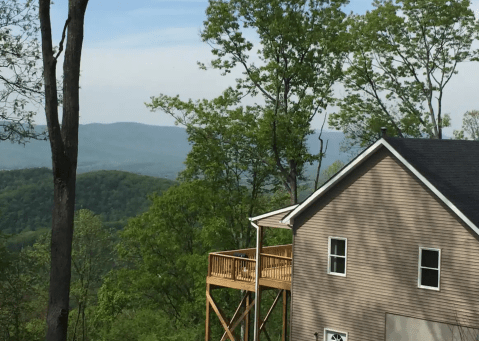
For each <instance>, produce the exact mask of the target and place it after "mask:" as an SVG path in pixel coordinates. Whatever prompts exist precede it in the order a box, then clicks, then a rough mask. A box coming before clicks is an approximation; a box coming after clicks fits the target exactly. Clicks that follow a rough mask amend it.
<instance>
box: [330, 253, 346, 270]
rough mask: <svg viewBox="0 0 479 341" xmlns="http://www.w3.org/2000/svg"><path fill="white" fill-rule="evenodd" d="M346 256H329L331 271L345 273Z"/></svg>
mask: <svg viewBox="0 0 479 341" xmlns="http://www.w3.org/2000/svg"><path fill="white" fill-rule="evenodd" d="M345 264H346V258H339V257H333V256H331V271H330V272H337V273H340V274H344V273H346V271H345Z"/></svg>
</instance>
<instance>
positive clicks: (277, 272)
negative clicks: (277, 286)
mask: <svg viewBox="0 0 479 341" xmlns="http://www.w3.org/2000/svg"><path fill="white" fill-rule="evenodd" d="M291 261H292V259H291V258H289V257H282V256H275V255H267V254H261V277H262V278H270V279H275V280H280V281H291Z"/></svg>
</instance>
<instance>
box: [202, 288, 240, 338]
mask: <svg viewBox="0 0 479 341" xmlns="http://www.w3.org/2000/svg"><path fill="white" fill-rule="evenodd" d="M206 299H207V300H208V302H210V304H211V307H213V310H214V311H215V313H216V315H218V318H219V319H220V322H221V324H222V325H223V328H224V329H225V331H226V333H227V334H228V337H229V338H230V340H231V341H235V338H234V336H233V334H232V333H231V331H230V329H229V328H228V324H227V323H226V321H225V318H224V317H223V314H222V313H221V312H220V311H219V309H218V307H217V306H216V303H215V301H214V300H213V298H212V297H211V295H210V293H209V292H208V291H207V292H206Z"/></svg>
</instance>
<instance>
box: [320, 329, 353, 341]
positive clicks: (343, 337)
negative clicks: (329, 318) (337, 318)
mask: <svg viewBox="0 0 479 341" xmlns="http://www.w3.org/2000/svg"><path fill="white" fill-rule="evenodd" d="M347 340H348V333H344V332H338V331H336V330H333V329H329V328H324V341H347Z"/></svg>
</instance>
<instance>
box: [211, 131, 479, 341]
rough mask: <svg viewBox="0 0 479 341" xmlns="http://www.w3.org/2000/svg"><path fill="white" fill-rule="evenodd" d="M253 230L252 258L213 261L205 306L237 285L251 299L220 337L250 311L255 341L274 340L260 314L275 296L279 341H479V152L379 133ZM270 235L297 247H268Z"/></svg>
mask: <svg viewBox="0 0 479 341" xmlns="http://www.w3.org/2000/svg"><path fill="white" fill-rule="evenodd" d="M250 220H251V223H252V225H253V226H255V227H256V229H257V232H258V238H257V247H256V249H252V250H249V251H246V250H244V251H245V252H248V260H246V258H245V259H244V260H241V259H237V258H236V257H234V256H230V257H232V258H231V259H233V260H228V261H223V263H221V261H219V260H214V257H216V255H219V254H224V253H216V254H210V263H209V270H208V277H207V296H208V290H209V289H210V287H208V285H210V284H211V285H220V286H221V285H224V286H229V287H234V286H233V284H232V283H233V282H235V283H236V284H234V285H236V287H238V288H240V287H241V288H242V289H243V290H245V292H246V293H247V294H246V295H245V297H246V296H247V297H248V303H247V304H246V303H245V302H246V301H245V300H246V298H245V299H244V301H243V302H242V303H241V304H243V306H242V307H243V309H239V310H238V311H242V313H238V314H237V315H238V317H237V318H236V319H235V318H233V319H231V321H229V322H228V323H226V321H223V322H224V324H223V326H224V327H225V336H224V338H223V339H226V337H228V338H229V339H230V340H234V335H233V334H232V333H231V330H232V329H231V327H232V326H234V324H235V323H236V322H237V321H239V319H241V318H243V319H244V317H245V316H246V315H245V312H248V313H247V314H249V313H250V311H251V310H252V308H253V307H254V308H255V313H256V314H255V323H254V340H255V341H256V340H260V338H261V339H265V340H267V339H270V338H269V336H268V335H267V333H265V330H266V329H265V323H266V320H267V317H268V314H269V313H268V314H267V315H266V316H259V313H258V311H259V306H260V304H261V291H262V290H266V289H271V290H273V289H274V290H277V291H278V297H277V299H278V301H279V297H280V295H283V299H282V301H283V302H284V303H283V313H284V316H283V318H284V319H285V320H286V319H290V321H291V328H290V330H288V331H286V330H285V329H286V328H285V326H286V325H287V324H286V323H283V331H282V335H283V340H286V339H288V340H291V341H305V340H311V341H319V340H321V341H323V340H324V341H331V340H335V341H358V340H386V341H399V340H401V341H419V340H421V341H432V340H479V142H477V141H456V140H429V139H398V138H391V137H387V136H384V135H383V137H382V138H380V139H379V140H378V141H376V142H375V143H374V144H372V145H371V146H369V147H368V148H367V149H365V150H364V151H363V152H362V153H361V154H360V155H358V156H357V157H356V158H355V159H353V160H352V161H351V162H350V163H349V164H348V165H347V166H346V167H344V168H343V169H342V170H341V171H340V172H338V173H337V174H335V175H334V176H333V177H332V178H331V179H329V181H328V182H326V183H325V184H324V185H323V186H322V187H321V188H320V189H318V190H317V191H316V192H314V193H313V194H312V195H311V196H310V197H309V198H307V199H306V200H305V201H304V202H303V203H301V204H300V205H294V206H291V207H287V208H284V209H282V210H278V211H274V212H269V213H266V214H263V215H261V216H258V217H253V218H250ZM265 227H271V228H289V229H291V230H292V233H293V244H292V245H291V246H278V247H276V249H275V247H272V248H271V251H270V250H269V249H268V248H263V247H262V245H261V240H262V238H261V236H262V231H263V229H264V228H265ZM293 255H294V257H293ZM225 256H226V254H225ZM245 261H246V264H247V265H246V267H245V266H243V265H244V264H245V263H241V262H245ZM228 262H229V263H228ZM218 264H222V265H218ZM238 264H240V265H238ZM235 267H236V268H235ZM244 268H246V269H247V271H246V272H245V273H247V275H240V274H239V273H240V272H241V271H242V270H243V271H244ZM225 269H226V270H225ZM228 271H229V272H228ZM218 274H220V276H218ZM221 283H222V284H221ZM252 293H254V294H255V299H254V301H251V300H250V298H251V294H252ZM288 295H290V296H291V304H290V307H289V311H288V306H287V304H285V303H287V300H285V297H286V298H287V297H288ZM211 302H212V301H207V312H208V311H209V310H208V309H209V306H211ZM275 304H276V301H275ZM271 308H274V307H271ZM207 316H208V314H207ZM242 316H243V317H242ZM220 320H221V319H220ZM238 323H239V322H238ZM207 326H208V321H207ZM228 331H230V332H228ZM207 337H208V333H207ZM248 337H249V336H248ZM206 340H208V338H207V339H206ZM244 340H245V341H246V340H250V338H247V337H246V333H245V338H244Z"/></svg>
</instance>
